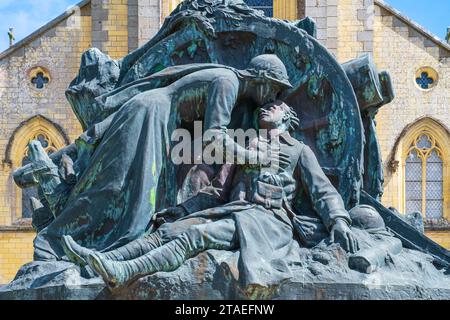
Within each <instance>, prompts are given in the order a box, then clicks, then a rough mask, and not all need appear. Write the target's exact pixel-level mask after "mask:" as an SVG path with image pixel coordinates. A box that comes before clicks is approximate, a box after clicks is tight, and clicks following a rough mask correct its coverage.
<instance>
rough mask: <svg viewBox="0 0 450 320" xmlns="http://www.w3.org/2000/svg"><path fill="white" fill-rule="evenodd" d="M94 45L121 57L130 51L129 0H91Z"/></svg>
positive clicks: (116, 57)
mask: <svg viewBox="0 0 450 320" xmlns="http://www.w3.org/2000/svg"><path fill="white" fill-rule="evenodd" d="M91 7H92V16H91V18H92V45H93V47H96V48H99V49H100V50H101V51H103V52H105V53H108V54H109V55H110V56H111V58H113V59H119V58H122V57H123V56H124V55H126V54H127V53H128V0H107V1H104V0H91Z"/></svg>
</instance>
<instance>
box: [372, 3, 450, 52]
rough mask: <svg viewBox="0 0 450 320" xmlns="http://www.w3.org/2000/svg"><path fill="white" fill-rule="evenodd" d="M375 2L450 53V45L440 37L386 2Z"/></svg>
mask: <svg viewBox="0 0 450 320" xmlns="http://www.w3.org/2000/svg"><path fill="white" fill-rule="evenodd" d="M374 2H375V4H376V5H379V6H380V7H382V8H383V9H385V10H387V11H389V13H391V14H392V15H394V16H396V17H397V18H399V19H400V20H401V21H403V22H405V23H406V24H407V25H409V26H410V27H412V28H413V29H415V30H416V31H418V32H419V33H420V34H422V35H423V36H425V37H427V38H428V39H430V40H431V41H433V42H434V43H436V44H437V45H438V46H441V47H443V48H444V49H446V50H448V51H450V44H448V43H446V42H444V41H443V40H442V39H441V38H439V37H438V36H436V35H434V34H433V33H432V32H430V31H428V30H427V29H425V28H424V27H422V26H421V25H420V24H418V23H417V22H415V21H413V20H412V19H410V18H408V17H407V16H405V15H404V14H403V13H401V12H400V11H398V10H397V9H395V8H394V7H392V6H390V5H389V4H387V3H386V2H384V1H383V0H374Z"/></svg>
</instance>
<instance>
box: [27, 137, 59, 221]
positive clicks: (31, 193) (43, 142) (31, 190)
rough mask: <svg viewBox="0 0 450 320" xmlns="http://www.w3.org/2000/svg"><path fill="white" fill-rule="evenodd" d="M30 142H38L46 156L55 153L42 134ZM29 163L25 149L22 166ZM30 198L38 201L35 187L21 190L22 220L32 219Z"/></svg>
mask: <svg viewBox="0 0 450 320" xmlns="http://www.w3.org/2000/svg"><path fill="white" fill-rule="evenodd" d="M31 140H38V141H39V142H40V143H41V145H42V147H43V148H44V150H45V151H46V152H47V153H48V154H52V153H53V152H55V151H56V148H55V146H54V145H53V143H52V142H51V140H50V139H49V137H48V136H47V135H45V134H43V133H39V134H36V135H35V136H34V137H33V138H32V139H31ZM31 140H30V141H31ZM29 163H30V159H29V157H28V148H27V149H26V150H25V152H24V157H23V159H22V166H25V165H27V164H29ZM31 197H34V198H37V199H39V196H38V191H37V187H30V188H25V189H22V218H31V217H32V214H33V209H32V208H31V204H30V198H31Z"/></svg>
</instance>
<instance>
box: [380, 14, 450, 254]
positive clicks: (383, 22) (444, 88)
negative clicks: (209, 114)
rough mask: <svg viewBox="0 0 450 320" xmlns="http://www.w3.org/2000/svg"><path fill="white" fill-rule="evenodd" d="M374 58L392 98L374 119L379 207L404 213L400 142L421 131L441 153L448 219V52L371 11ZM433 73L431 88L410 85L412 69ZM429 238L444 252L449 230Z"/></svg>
mask: <svg viewBox="0 0 450 320" xmlns="http://www.w3.org/2000/svg"><path fill="white" fill-rule="evenodd" d="M375 13H376V16H375V22H374V23H375V31H374V58H375V62H376V65H377V67H378V68H379V70H387V71H388V72H389V73H390V75H391V77H392V81H393V86H394V89H395V94H396V97H395V100H394V101H393V102H392V103H390V104H389V105H387V106H384V107H383V108H382V109H381V110H380V112H379V114H378V115H377V117H376V120H377V131H378V137H379V141H380V146H381V151H382V157H383V161H384V168H385V192H384V196H383V199H382V200H383V203H384V204H385V205H386V206H393V207H395V208H397V209H398V210H399V211H401V212H404V210H405V207H404V204H405V194H404V179H405V172H404V163H405V158H406V154H405V150H406V149H407V148H408V147H409V145H407V144H409V142H406V140H408V139H407V137H408V135H410V133H411V131H412V130H418V132H419V131H420V130H421V128H422V129H424V130H427V132H428V133H430V134H431V135H432V136H433V137H434V138H436V139H437V140H438V142H439V144H440V146H441V148H442V150H443V153H442V158H443V159H442V160H443V161H444V188H443V192H444V217H445V218H447V219H449V218H450V205H449V197H450V187H449V186H450V185H449V182H450V181H449V180H450V170H449V168H450V167H449V166H450V156H449V153H448V150H449V148H450V131H449V129H450V117H449V110H450V109H449V107H450V50H449V49H446V48H444V47H443V46H441V45H438V44H437V43H436V42H435V41H432V40H431V39H430V37H427V36H424V34H422V33H421V32H419V31H418V30H417V29H416V28H413V27H412V26H411V25H410V24H408V23H405V21H402V20H401V19H399V18H398V17H396V16H394V15H393V14H391V13H390V12H388V11H387V10H385V9H383V8H381V7H378V6H377V7H376V11H375ZM422 67H430V68H432V69H434V70H436V71H437V74H438V79H437V82H436V85H435V86H434V87H433V88H432V89H430V90H422V89H420V88H419V87H418V85H417V84H416V74H417V71H418V70H419V69H420V68H422ZM429 235H430V237H431V238H432V239H435V240H436V241H437V242H439V243H441V244H442V245H444V246H446V247H447V248H450V231H442V232H431V233H429Z"/></svg>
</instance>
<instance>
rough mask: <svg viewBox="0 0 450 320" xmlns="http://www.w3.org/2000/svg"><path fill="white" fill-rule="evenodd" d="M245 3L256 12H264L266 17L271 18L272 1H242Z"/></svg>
mask: <svg viewBox="0 0 450 320" xmlns="http://www.w3.org/2000/svg"><path fill="white" fill-rule="evenodd" d="M244 1H245V3H246V4H247V5H248V6H250V7H252V8H255V9H257V10H261V11H264V15H265V16H266V17H273V0H244Z"/></svg>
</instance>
